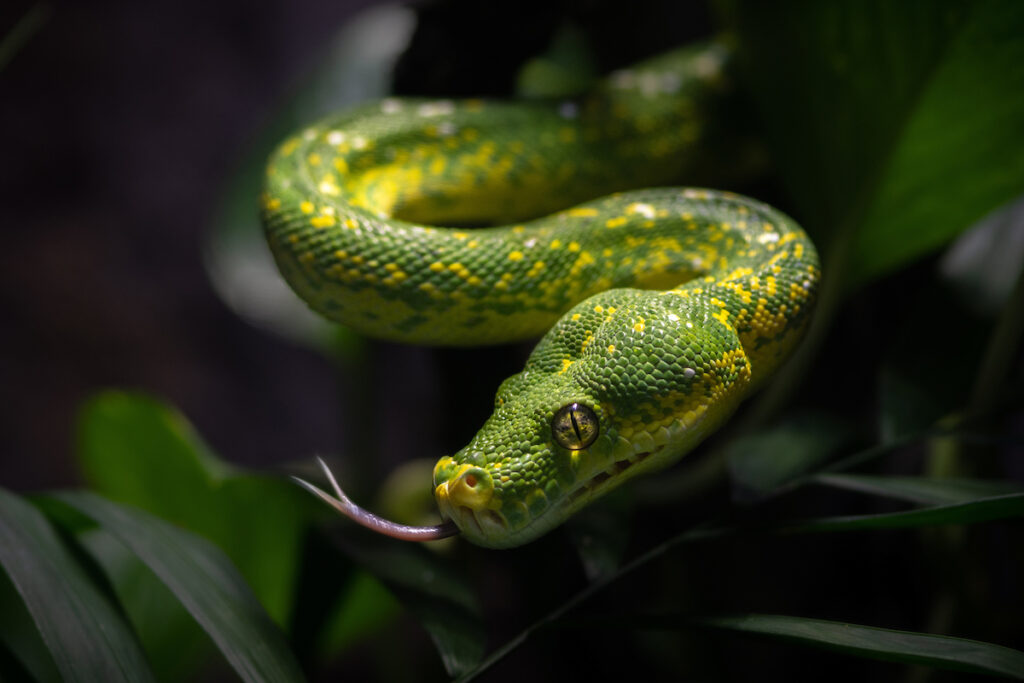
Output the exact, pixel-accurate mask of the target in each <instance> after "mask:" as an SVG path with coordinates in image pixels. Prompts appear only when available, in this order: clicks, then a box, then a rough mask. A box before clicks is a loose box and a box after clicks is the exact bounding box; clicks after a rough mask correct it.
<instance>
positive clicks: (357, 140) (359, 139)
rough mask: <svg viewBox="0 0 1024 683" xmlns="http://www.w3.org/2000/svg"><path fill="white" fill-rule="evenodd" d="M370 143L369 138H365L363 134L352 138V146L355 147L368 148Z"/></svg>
mask: <svg viewBox="0 0 1024 683" xmlns="http://www.w3.org/2000/svg"><path fill="white" fill-rule="evenodd" d="M369 144H370V142H369V140H367V139H366V138H364V137H363V136H362V135H357V136H355V137H354V138H352V148H353V149H366V146H367V145H369Z"/></svg>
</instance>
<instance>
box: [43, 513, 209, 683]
mask: <svg viewBox="0 0 1024 683" xmlns="http://www.w3.org/2000/svg"><path fill="white" fill-rule="evenodd" d="M61 507H62V506H61V505H60V504H59V503H58V504H54V503H49V504H48V505H45V507H44V510H45V511H46V512H47V513H51V512H53V511H55V510H57V509H59V508H61ZM52 519H53V518H52ZM53 521H54V523H57V524H59V522H58V520H57V519H53ZM75 540H76V541H77V542H78V543H79V545H81V547H82V548H83V549H85V550H86V551H87V552H88V553H89V555H90V556H91V557H92V558H93V559H94V560H95V561H96V563H97V564H98V565H99V566H100V567H101V568H102V571H103V573H104V574H105V575H106V577H107V578H108V579H109V581H110V584H111V586H112V588H113V590H114V593H115V594H116V595H117V599H118V601H119V602H120V603H121V605H122V608H123V609H124V612H125V616H126V617H127V618H128V620H129V621H130V622H131V625H132V627H133V628H134V630H135V633H136V634H138V637H139V640H140V641H141V642H142V647H143V650H144V651H145V653H146V658H147V659H148V660H149V662H150V664H151V665H152V667H153V671H155V672H156V673H157V677H158V679H160V680H162V681H188V680H193V679H195V678H196V676H197V674H198V673H199V672H200V671H201V670H202V667H203V666H204V665H205V664H207V663H208V662H209V661H210V657H211V655H213V654H214V652H215V650H214V648H213V643H212V642H211V641H210V638H209V637H208V636H207V635H206V633H205V632H204V631H203V629H202V628H200V626H199V624H197V623H196V620H195V619H193V618H192V615H190V614H189V613H188V610H186V609H185V606H184V605H182V603H181V601H180V600H178V599H177V598H176V597H175V596H174V593H172V592H171V591H170V590H169V589H168V588H167V586H166V585H164V583H163V582H162V581H161V580H160V578H159V577H158V576H156V574H154V573H153V571H152V570H151V569H149V567H147V566H146V565H145V564H144V563H143V562H142V561H141V560H139V558H138V556H137V555H135V553H133V552H132V551H131V550H129V549H128V548H127V547H125V545H124V544H123V543H121V542H120V541H118V540H117V538H115V537H114V536H113V535H112V534H110V533H109V532H108V531H106V530H105V529H103V528H101V527H97V526H95V525H93V526H92V527H91V528H89V529H87V530H85V531H81V532H79V533H77V534H76V535H75Z"/></svg>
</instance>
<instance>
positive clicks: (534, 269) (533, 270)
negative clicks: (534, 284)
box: [526, 261, 544, 277]
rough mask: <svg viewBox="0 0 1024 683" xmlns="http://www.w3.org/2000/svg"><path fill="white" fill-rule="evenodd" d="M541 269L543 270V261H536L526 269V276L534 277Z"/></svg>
mask: <svg viewBox="0 0 1024 683" xmlns="http://www.w3.org/2000/svg"><path fill="white" fill-rule="evenodd" d="M542 270H544V262H543V261H536V262H534V264H533V265H532V266H531V267H530V270H529V271H527V273H526V276H527V277H536V276H537V275H540V271H542Z"/></svg>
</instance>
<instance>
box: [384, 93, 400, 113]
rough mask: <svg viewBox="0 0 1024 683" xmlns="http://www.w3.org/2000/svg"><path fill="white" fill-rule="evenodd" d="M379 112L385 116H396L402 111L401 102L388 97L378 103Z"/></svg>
mask: <svg viewBox="0 0 1024 683" xmlns="http://www.w3.org/2000/svg"><path fill="white" fill-rule="evenodd" d="M380 110H381V111H382V112H384V113H385V114H397V113H398V112H400V111H402V101H401V100H397V99H395V98H394V97H388V98H385V99H383V100H381V101H380Z"/></svg>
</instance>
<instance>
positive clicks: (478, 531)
mask: <svg viewBox="0 0 1024 683" xmlns="http://www.w3.org/2000/svg"><path fill="white" fill-rule="evenodd" d="M453 465H454V463H452V462H449V463H445V464H444V465H442V464H441V463H439V465H438V468H437V469H436V470H435V472H434V484H435V488H434V496H435V497H436V498H437V505H438V507H439V508H440V509H441V516H442V517H444V518H446V519H451V520H452V521H454V522H455V523H456V524H457V525H458V526H459V528H460V529H462V530H463V531H465V532H467V533H469V534H470V535H476V536H480V537H487V536H490V535H493V534H496V533H500V532H502V531H504V530H505V528H506V527H507V524H506V522H505V519H504V517H502V515H501V514H500V513H499V512H498V511H497V509H496V508H497V507H499V506H498V505H496V504H495V503H496V497H495V495H494V481H493V479H492V478H491V475H490V473H489V472H487V471H486V470H485V469H483V468H481V467H476V466H474V465H467V464H464V465H461V466H459V465H455V466H453Z"/></svg>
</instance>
